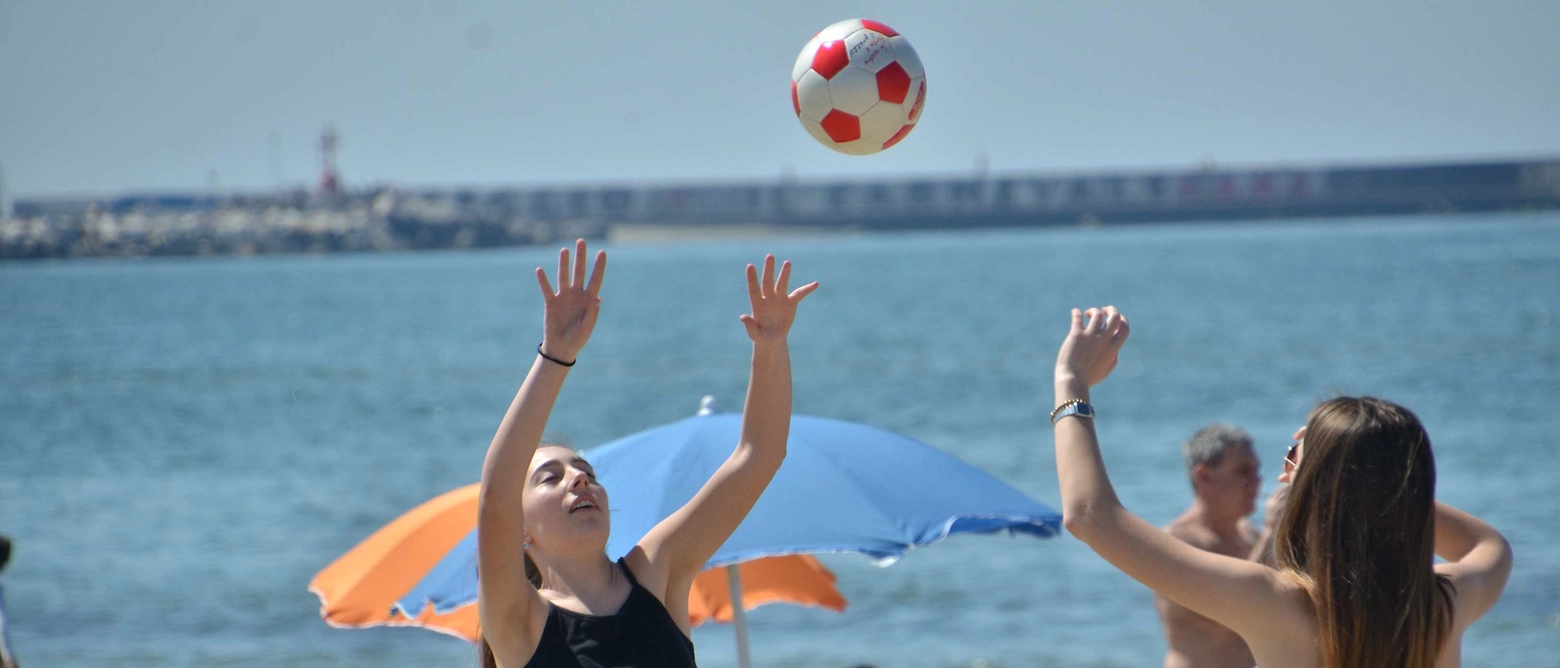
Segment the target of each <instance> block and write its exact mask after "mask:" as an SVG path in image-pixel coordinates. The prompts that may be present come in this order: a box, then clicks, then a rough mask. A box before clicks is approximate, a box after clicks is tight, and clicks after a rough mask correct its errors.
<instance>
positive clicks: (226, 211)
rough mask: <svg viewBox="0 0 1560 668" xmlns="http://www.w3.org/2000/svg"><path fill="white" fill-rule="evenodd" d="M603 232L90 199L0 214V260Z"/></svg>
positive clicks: (268, 206)
mask: <svg viewBox="0 0 1560 668" xmlns="http://www.w3.org/2000/svg"><path fill="white" fill-rule="evenodd" d="M376 203H377V206H376ZM24 212H25V211H24ZM603 234H605V226H604V225H603V224H602V223H601V222H600V221H591V220H558V221H542V220H534V219H526V218H520V217H499V216H491V215H471V214H470V213H468V212H461V211H440V210H438V209H437V207H426V206H419V203H418V202H416V201H413V202H408V203H406V204H405V205H403V206H400V207H395V206H387V205H386V204H385V199H384V198H383V197H377V198H373V197H352V196H346V197H339V198H332V199H330V200H325V201H306V202H303V203H301V204H300V203H282V202H276V201H241V202H222V203H213V204H211V205H209V206H208V205H201V206H194V207H188V206H174V207H158V206H140V207H133V208H128V209H126V210H117V211H116V210H112V209H107V208H105V207H101V206H92V205H89V206H86V207H84V208H83V209H81V210H79V211H70V212H59V211H56V212H51V213H47V214H44V215H32V216H28V217H15V218H6V219H0V259H22V258H73V257H155V256H175V255H263V254H274V253H339V252H383V251H399V250H412V249H440V248H450V249H458V248H483V247H495V246H522V245H529V244H540V243H552V242H554V241H558V240H563V239H573V238H577V237H582V236H583V237H591V238H596V237H600V236H602V235H603Z"/></svg>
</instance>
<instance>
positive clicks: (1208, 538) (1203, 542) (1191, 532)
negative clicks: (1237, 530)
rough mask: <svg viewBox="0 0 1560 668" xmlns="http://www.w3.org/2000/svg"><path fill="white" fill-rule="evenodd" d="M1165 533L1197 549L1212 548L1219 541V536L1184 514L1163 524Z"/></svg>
mask: <svg viewBox="0 0 1560 668" xmlns="http://www.w3.org/2000/svg"><path fill="white" fill-rule="evenodd" d="M1165 533H1168V534H1170V535H1171V536H1174V537H1175V538H1176V539H1177V540H1180V541H1181V542H1183V543H1186V544H1187V545H1191V546H1192V547H1195V548H1197V549H1199V550H1212V549H1213V548H1214V547H1216V546H1217V545H1218V543H1219V537H1218V536H1216V535H1214V533H1213V532H1212V531H1209V530H1208V529H1207V527H1204V526H1202V525H1201V524H1198V523H1197V522H1194V521H1192V520H1190V519H1188V518H1187V517H1185V516H1184V515H1183V516H1181V517H1177V518H1175V519H1174V520H1171V522H1170V523H1169V524H1167V525H1165Z"/></svg>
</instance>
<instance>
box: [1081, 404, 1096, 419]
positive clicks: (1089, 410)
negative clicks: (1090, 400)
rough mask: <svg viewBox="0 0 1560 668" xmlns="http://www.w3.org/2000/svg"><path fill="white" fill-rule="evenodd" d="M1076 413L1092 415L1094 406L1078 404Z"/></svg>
mask: <svg viewBox="0 0 1560 668" xmlns="http://www.w3.org/2000/svg"><path fill="white" fill-rule="evenodd" d="M1077 408H1078V414H1079V415H1087V416H1089V417H1094V407H1093V406H1090V405H1089V404H1078V406H1077Z"/></svg>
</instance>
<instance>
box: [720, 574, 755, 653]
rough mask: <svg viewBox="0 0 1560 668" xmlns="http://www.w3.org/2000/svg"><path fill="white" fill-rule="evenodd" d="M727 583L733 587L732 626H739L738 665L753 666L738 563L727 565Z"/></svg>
mask: <svg viewBox="0 0 1560 668" xmlns="http://www.w3.org/2000/svg"><path fill="white" fill-rule="evenodd" d="M726 584H727V585H728V586H729V587H730V589H731V622H732V626H735V627H737V665H738V666H740V667H741V668H752V666H753V662H752V659H750V658H748V637H747V611H746V610H743V608H744V607H745V606H743V605H742V575H741V574H739V573H738V572H737V564H732V565H730V566H727V567H726Z"/></svg>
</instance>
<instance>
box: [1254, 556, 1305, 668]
mask: <svg viewBox="0 0 1560 668" xmlns="http://www.w3.org/2000/svg"><path fill="white" fill-rule="evenodd" d="M1270 572H1271V573H1272V575H1271V577H1270V580H1271V582H1272V586H1273V591H1274V593H1275V594H1276V596H1275V597H1274V599H1275V601H1276V603H1277V604H1276V605H1272V606H1270V607H1268V608H1266V609H1263V610H1261V611H1253V618H1260V620H1261V623H1259V624H1251V625H1246V626H1244V627H1243V628H1242V629H1241V636H1242V637H1244V638H1246V642H1247V644H1248V645H1249V646H1250V647H1251V652H1252V654H1253V655H1255V656H1256V659H1257V665H1270V664H1271V665H1286V664H1287V665H1319V664H1320V663H1321V655H1320V653H1319V649H1318V647H1317V637H1318V629H1317V626H1316V607H1315V605H1314V604H1313V603H1312V602H1311V592H1310V590H1309V589H1307V588H1306V587H1305V585H1304V584H1302V583H1301V582H1300V580H1299V579H1297V578H1296V577H1294V576H1293V575H1291V574H1289V573H1284V572H1281V571H1273V570H1270Z"/></svg>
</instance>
